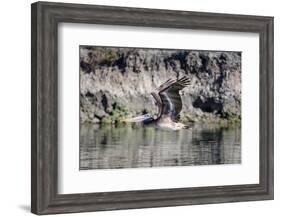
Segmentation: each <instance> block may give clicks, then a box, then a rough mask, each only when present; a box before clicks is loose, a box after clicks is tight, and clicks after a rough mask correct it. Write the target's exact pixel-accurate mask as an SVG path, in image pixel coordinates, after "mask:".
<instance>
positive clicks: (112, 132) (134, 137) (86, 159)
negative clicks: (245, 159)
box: [80, 125, 241, 170]
mask: <svg viewBox="0 0 281 217" xmlns="http://www.w3.org/2000/svg"><path fill="white" fill-rule="evenodd" d="M240 141H241V129H240V127H230V128H217V127H214V126H213V127H204V128H203V127H193V128H192V129H182V130H179V131H166V130H162V129H157V128H150V127H142V126H133V125H132V126H122V127H113V126H106V127H100V126H95V125H82V126H81V128H80V169H81V170H87V169H116V168H137V167H163V166H188V165H212V164H238V163H241V145H240Z"/></svg>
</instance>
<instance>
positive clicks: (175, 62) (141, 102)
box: [80, 46, 241, 123]
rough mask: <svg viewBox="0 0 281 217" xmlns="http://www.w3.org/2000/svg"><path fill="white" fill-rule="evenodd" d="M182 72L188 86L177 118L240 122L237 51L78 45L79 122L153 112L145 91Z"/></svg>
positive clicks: (148, 91) (113, 118) (190, 120)
mask: <svg viewBox="0 0 281 217" xmlns="http://www.w3.org/2000/svg"><path fill="white" fill-rule="evenodd" d="M182 75H188V76H189V77H190V78H191V85H190V86H189V87H188V88H185V89H184V90H183V91H182V92H181V95H182V101H183V109H182V113H181V121H183V122H220V123H221V122H223V123H227V122H235V123H239V122H240V119H241V53H240V52H225V51H197V50H167V49H163V50H162V49H140V48H107V47H91V46H80V119H81V123H84V122H90V123H116V122H118V121H119V120H121V119H122V118H124V117H129V116H133V115H136V114H143V113H151V114H154V113H156V112H157V107H156V106H155V103H154V100H153V98H152V96H151V95H150V93H151V92H152V91H153V89H155V88H156V87H158V86H159V85H160V84H161V83H163V82H164V81H166V80H167V79H169V78H171V77H173V78H176V77H181V76H182Z"/></svg>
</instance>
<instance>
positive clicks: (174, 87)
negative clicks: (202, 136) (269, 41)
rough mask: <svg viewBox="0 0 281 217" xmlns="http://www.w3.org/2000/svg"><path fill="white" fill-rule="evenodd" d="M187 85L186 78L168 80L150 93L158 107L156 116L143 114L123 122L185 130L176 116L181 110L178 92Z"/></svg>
mask: <svg viewBox="0 0 281 217" xmlns="http://www.w3.org/2000/svg"><path fill="white" fill-rule="evenodd" d="M189 84H190V79H189V78H188V77H187V76H184V77H182V78H180V79H168V80H167V81H166V82H164V83H163V84H161V85H160V86H159V87H158V88H156V89H155V90H154V91H153V92H152V93H151V95H152V96H153V98H154V99H155V102H156V105H157V106H158V114H157V116H156V117H155V116H154V117H153V116H151V115H149V114H145V115H141V116H138V117H134V118H129V119H126V120H125V122H142V123H143V124H145V125H150V126H157V127H159V128H163V129H169V130H179V129H183V128H187V126H186V125H184V124H182V123H179V122H178V116H179V113H180V111H181V109H182V101H181V96H180V94H179V91H180V90H182V89H183V88H185V87H187V86H188V85H189Z"/></svg>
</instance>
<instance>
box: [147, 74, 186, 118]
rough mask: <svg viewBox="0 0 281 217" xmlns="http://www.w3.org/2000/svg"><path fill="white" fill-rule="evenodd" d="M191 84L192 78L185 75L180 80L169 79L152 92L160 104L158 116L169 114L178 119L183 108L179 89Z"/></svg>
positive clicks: (158, 104)
mask: <svg viewBox="0 0 281 217" xmlns="http://www.w3.org/2000/svg"><path fill="white" fill-rule="evenodd" d="M189 84H190V79H189V78H188V77H187V76H184V77H182V78H180V79H178V80H175V79H169V80H167V81H166V82H164V83H163V84H161V85H160V86H159V87H158V88H157V89H156V90H155V91H154V92H153V93H151V94H152V96H153V97H154V99H155V100H156V104H157V106H158V117H160V116H161V115H168V116H170V117H171V118H172V120H174V121H176V120H177V118H178V115H179V113H180V111H181V109H182V101H181V96H180V94H179V91H180V90H182V89H183V88H185V87H187V86H188V85H189Z"/></svg>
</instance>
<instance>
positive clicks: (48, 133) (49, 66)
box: [31, 2, 274, 214]
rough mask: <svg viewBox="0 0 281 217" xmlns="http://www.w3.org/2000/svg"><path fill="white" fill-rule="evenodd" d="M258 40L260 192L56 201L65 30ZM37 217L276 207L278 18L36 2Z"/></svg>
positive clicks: (244, 188)
mask: <svg viewBox="0 0 281 217" xmlns="http://www.w3.org/2000/svg"><path fill="white" fill-rule="evenodd" d="M62 22H64V23H87V24H108V25H125V26H142V27H162V28H178V29H198V30H215V31H231V32H249V33H258V34H259V39H260V40H259V47H260V49H259V50H260V53H259V55H260V59H259V61H260V65H259V70H260V73H259V76H260V78H259V81H260V83H259V87H260V93H259V100H260V107H259V109H260V120H259V121H260V130H259V133H260V135H259V136H260V138H259V139H260V144H259V153H260V154H259V160H260V162H259V171H260V173H259V184H245V185H231V186H214V187H191V188H175V189H157V190H139V191H120V192H106V193H90V192H89V193H84V194H58V175H59V174H58V151H57V150H58V111H57V109H58V85H59V84H58V37H57V32H58V31H57V30H58V24H59V23H62ZM31 26H32V32H31V49H32V62H31V68H32V70H31V71H32V72H31V73H32V78H31V79H32V80H31V83H32V87H31V89H32V90H31V98H32V100H31V101H32V102H31V112H32V115H31V116H32V117H31V122H32V129H31V131H32V132H31V134H32V135H31V140H32V141H31V157H32V159H31V161H32V162H31V172H32V174H31V211H32V212H33V213H35V214H54V213H71V212H87V211H98V210H115V209H133V208H146V207H163V206H179V205H192V204H207V203H223V202H236V201H252V200H270V199H273V195H274V194H273V184H274V183H273V168H274V165H273V137H274V135H273V127H274V126H273V118H274V114H273V107H274V106H273V91H274V90H273V79H274V77H273V53H274V52H273V17H265V16H249V15H232V14H217V13H202V12H188V11H172V10H157V9H143V8H126V7H111V6H95V5H83V4H65V3H50V2H36V3H33V4H32V6H31Z"/></svg>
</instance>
